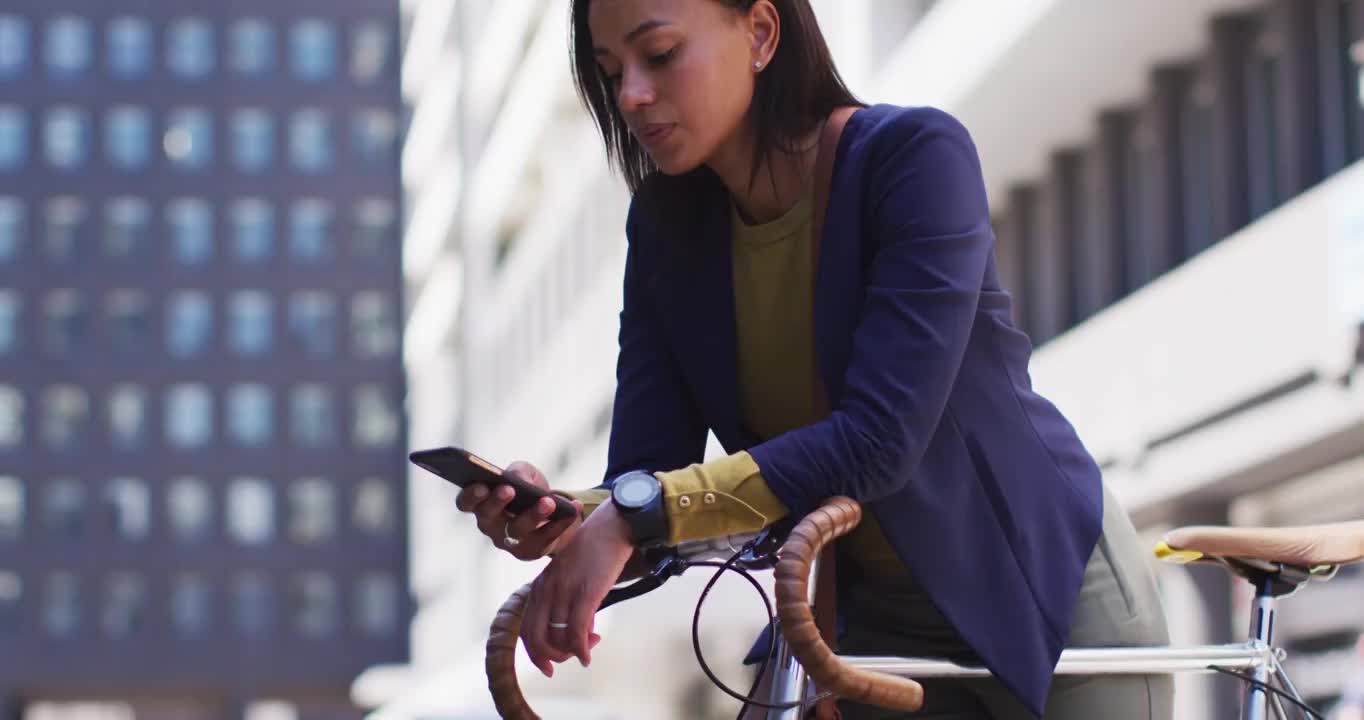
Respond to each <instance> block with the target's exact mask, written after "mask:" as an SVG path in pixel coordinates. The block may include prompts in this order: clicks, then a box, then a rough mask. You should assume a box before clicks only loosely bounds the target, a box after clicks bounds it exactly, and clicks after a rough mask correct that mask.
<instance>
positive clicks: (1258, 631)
mask: <svg viewBox="0 0 1364 720" xmlns="http://www.w3.org/2000/svg"><path fill="white" fill-rule="evenodd" d="M814 565H815V568H814V569H813V570H812V573H818V572H819V567H818V565H819V563H818V561H816V562H815V563H814ZM815 586H816V583H815V582H814V581H811V582H810V584H809V587H810V595H811V597H810V600H811V601H812V602H813V600H814V597H813V595H814V588H815ZM1275 605H1276V598H1274V597H1273V596H1272V595H1271V594H1270V593H1269V589H1268V587H1266V588H1262V589H1260V592H1258V593H1257V595H1256V597H1255V604H1254V612H1253V613H1252V616H1251V625H1250V640H1249V641H1248V642H1245V643H1241V644H1231V645H1204V646H1195V647H1169V646H1161V647H1124V648H1072V649H1067V650H1064V651H1062V652H1061V658H1060V660H1059V661H1058V662H1057V664H1056V670H1055V671H1054V672H1055V674H1057V675H1159V674H1166V673H1195V672H1203V673H1207V672H1215V670H1213V669H1212V668H1221V669H1223V670H1230V671H1234V672H1238V673H1243V674H1247V675H1249V676H1250V677H1252V678H1254V679H1255V680H1257V681H1259V682H1260V683H1263V684H1264V685H1270V684H1272V683H1273V682H1274V681H1276V680H1277V681H1278V683H1279V685H1281V686H1282V688H1283V689H1284V690H1285V691H1286V692H1287V694H1288V695H1289V696H1290V697H1293V698H1295V699H1297V700H1302V698H1301V696H1300V695H1299V694H1298V692H1297V689H1296V688H1294V687H1293V684H1292V682H1290V681H1289V680H1288V677H1287V675H1286V674H1285V673H1284V671H1283V665H1282V660H1283V651H1281V650H1278V649H1275V648H1274V647H1273V646H1272V644H1271V643H1272V642H1273V630H1274V608H1275ZM841 659H842V660H843V661H844V662H846V663H848V664H849V665H851V666H853V667H856V668H859V669H862V670H867V671H872V672H882V673H887V674H890V675H899V676H902V677H908V678H913V679H916V680H918V679H925V678H974V677H988V676H989V675H990V671H989V670H987V669H985V668H984V667H980V666H970V665H959V664H957V663H954V662H951V661H948V660H937V659H931V658H902V657H876V656H853V655H844V656H841ZM773 663H774V665H775V668H774V670H773V673H774V674H773V677H772V684H771V692H770V693H769V696H768V702H769V703H770V704H774V705H775V704H781V703H791V702H796V701H798V700H808V699H809V698H811V697H813V696H814V695H815V693H816V692H818V688H817V687H812V684H811V683H810V682H809V679H808V678H807V677H806V674H805V669H804V668H802V667H801V665H800V663H799V662H798V661H797V660H796V659H795V657H793V656H792V655H791V649H790V647H789V646H788V645H787V643H786V640H785V639H784V638H783V637H782V635H781V633H777V635H776V638H775V647H774V657H773ZM1271 704H1272V705H1273V708H1274V710H1275V711H1276V712H1275V714H1276V716H1277V717H1280V718H1286V717H1287V715H1286V714H1285V713H1284V709H1283V704H1282V702H1281V701H1280V700H1279V697H1278V696H1277V695H1271V694H1270V693H1268V692H1266V691H1265V690H1263V689H1261V688H1260V687H1258V686H1255V685H1249V686H1248V688H1247V690H1246V695H1245V701H1244V704H1243V706H1242V715H1241V717H1242V719H1243V720H1267V719H1268V717H1269V711H1270V706H1271ZM766 717H767V720H801V718H802V717H803V708H801V707H795V708H791V709H789V710H769V711H768V713H767V716H766Z"/></svg>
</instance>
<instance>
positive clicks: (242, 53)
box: [0, 13, 398, 174]
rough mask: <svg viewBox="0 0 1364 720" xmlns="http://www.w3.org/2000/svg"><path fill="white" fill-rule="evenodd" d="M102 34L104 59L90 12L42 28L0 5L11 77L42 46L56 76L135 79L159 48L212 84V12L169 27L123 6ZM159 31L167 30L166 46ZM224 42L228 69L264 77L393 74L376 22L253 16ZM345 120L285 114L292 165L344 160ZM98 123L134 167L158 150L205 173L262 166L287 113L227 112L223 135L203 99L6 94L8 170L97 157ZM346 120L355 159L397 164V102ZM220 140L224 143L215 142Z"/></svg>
mask: <svg viewBox="0 0 1364 720" xmlns="http://www.w3.org/2000/svg"><path fill="white" fill-rule="evenodd" d="M101 32H102V35H103V37H102V45H103V57H102V58H96V57H95V54H94V53H95V47H96V42H95V33H96V28H94V27H93V26H92V24H91V22H90V20H88V19H86V18H83V17H78V16H75V15H59V16H55V17H52V18H50V19H48V20H47V21H46V22H45V23H44V24H43V25H42V27H41V32H40V33H39V35H38V36H37V37H36V38H35V36H34V34H33V28H32V27H31V25H30V20H29V19H27V18H25V17H22V16H19V15H16V14H9V13H4V14H0V82H5V81H7V80H11V79H18V78H20V77H23V76H24V75H26V74H27V73H28V71H29V68H30V65H31V64H32V63H31V60H32V58H33V57H34V55H35V53H38V57H39V58H40V59H41V65H42V67H44V68H45V70H46V75H47V77H48V78H50V79H53V80H54V81H63V80H70V79H76V78H82V77H88V76H91V75H93V74H95V73H102V74H103V75H107V76H108V77H111V78H113V79H116V80H120V81H125V82H126V81H134V80H141V79H145V78H148V77H149V76H151V75H153V74H154V73H156V72H157V57H156V56H157V53H158V51H160V52H161V54H162V58H161V64H162V65H163V66H164V71H165V73H166V74H167V76H169V77H171V78H174V79H176V80H178V81H182V82H187V83H197V82H202V81H204V80H206V79H208V78H210V77H211V76H213V74H214V73H216V72H218V71H219V60H218V53H219V43H220V37H219V34H220V33H219V29H218V28H215V26H214V25H213V24H212V23H210V22H209V21H208V20H206V19H205V18H201V17H192V16H191V17H180V18H176V19H174V20H172V21H170V22H169V23H168V24H167V25H166V26H165V27H163V28H159V29H158V28H156V27H154V26H153V24H152V22H151V21H150V20H149V19H147V18H145V17H140V16H136V15H127V14H121V15H117V16H115V17H112V18H110V19H109V20H108V21H107V22H106V23H105V24H104V26H103V28H102V30H101ZM158 32H160V34H161V36H162V38H163V42H162V45H161V47H159V48H158V46H157V43H156V41H155V37H156V35H157V33H158ZM281 32H283V33H284V34H285V36H286V37H287V41H286V45H287V47H286V54H287V62H286V63H284V65H283V66H282V65H281V63H279V62H278V58H277V57H276V47H277V44H278V42H279V40H278V37H279V34H280V33H281ZM221 42H222V44H223V47H222V48H221V50H222V65H223V69H224V70H225V71H226V72H228V73H229V74H231V75H234V76H238V77H242V78H263V77H268V76H271V75H272V74H274V73H277V72H279V73H287V75H286V76H287V77H289V78H291V79H293V80H294V81H296V82H299V83H302V84H304V85H311V84H317V83H323V82H332V81H335V80H336V79H338V78H341V77H348V78H349V81H350V82H351V83H353V84H355V85H357V86H365V85H370V84H373V83H375V82H378V81H379V80H380V79H382V78H384V77H385V73H386V72H387V71H388V69H389V68H390V67H391V64H392V62H393V61H394V58H393V55H394V39H393V38H392V37H391V33H390V31H389V28H388V26H387V25H386V24H384V23H382V22H379V21H377V20H361V21H357V22H355V23H353V24H351V25H349V26H348V27H343V26H341V25H340V24H338V23H336V22H333V21H332V20H328V19H324V18H315V17H311V18H299V19H297V20H295V21H292V22H289V23H288V24H287V25H286V26H284V27H277V26H276V25H275V24H272V23H271V22H270V21H268V20H266V19H263V18H258V17H247V18H241V19H238V20H235V21H232V22H231V23H229V24H228V25H226V26H225V27H224V28H223V29H222V38H221ZM343 45H347V47H343ZM35 46H37V47H35ZM97 65H100V67H98V68H97V67H96V66H97ZM34 112H36V114H34ZM342 120H343V118H340V117H334V116H333V114H332V113H331V112H330V111H325V110H322V109H321V108H302V109H300V110H298V111H296V112H294V113H292V114H291V115H290V116H289V117H288V118H287V121H286V123H285V125H286V128H285V129H286V131H287V133H286V139H287V141H288V147H287V148H286V153H285V155H286V156H287V158H288V159H289V161H290V166H291V168H292V169H293V170H295V171H297V172H300V173H304V174H317V173H321V172H325V171H327V170H329V169H331V168H333V167H335V165H336V163H337V162H338V159H339V158H340V157H342V152H340V148H339V147H337V143H338V142H339V138H338V132H337V131H336V129H335V127H334V126H335V125H336V124H337V123H338V122H339V121H342ZM94 122H102V123H103V136H102V142H101V144H102V145H103V146H104V152H103V161H104V162H105V163H107V164H108V166H109V167H110V168H113V169H116V170H120V171H125V172H134V171H138V170H141V169H143V168H145V167H148V166H149V165H150V164H151V162H152V160H153V156H154V154H155V153H153V148H158V149H159V150H160V151H161V152H163V153H164V156H165V158H166V160H167V162H168V163H169V166H170V167H172V168H175V169H177V170H181V171H185V172H202V171H204V170H206V169H208V168H210V167H212V166H213V165H214V163H215V162H218V158H220V157H221V158H228V159H230V161H231V166H232V167H233V168H234V169H236V170H238V171H240V172H243V173H260V172H263V171H265V170H266V169H268V168H269V167H270V166H271V164H272V162H273V160H274V156H275V145H276V136H277V130H276V119H275V118H274V117H273V116H272V115H271V114H270V113H269V112H267V111H265V110H263V109H260V108H253V107H242V108H237V109H234V110H230V111H228V112H225V113H224V115H223V122H224V123H225V132H226V135H225V136H224V137H222V138H221V139H220V138H218V137H217V136H216V134H215V132H214V122H213V116H212V115H211V114H210V113H208V112H207V111H206V110H204V109H203V108H193V107H187V108H178V109H175V110H173V111H171V112H170V113H169V114H168V116H167V117H165V118H163V119H160V121H158V119H157V118H153V117H151V115H150V114H149V112H148V111H147V110H146V109H145V108H141V107H134V106H119V107H115V108H111V109H110V110H109V111H108V112H107V113H106V114H105V116H104V117H102V118H92V117H90V115H89V111H88V110H87V109H86V108H82V107H78V106H71V105H62V106H55V107H49V108H39V109H36V110H35V111H28V110H26V109H24V108H20V107H18V106H16V105H13V104H0V172H18V171H21V170H23V169H25V168H26V167H28V166H29V164H30V163H31V162H33V161H35V160H41V161H42V162H43V163H44V164H45V165H46V166H48V167H50V168H52V169H54V170H58V171H75V170H79V169H82V168H85V167H88V166H89V164H90V162H91V160H92V158H91V148H92V147H93V146H94V145H95V142H94V140H95V136H94V133H93V128H92V123H94ZM346 122H347V123H348V124H349V128H350V143H349V145H350V149H349V153H350V154H349V156H348V157H349V158H351V159H352V160H353V161H354V162H355V163H357V164H358V165H360V166H365V165H374V164H376V163H386V162H388V163H394V162H396V153H397V134H398V121H397V116H396V115H395V114H394V113H393V112H391V111H390V110H387V109H383V108H360V109H357V110H355V111H354V112H353V113H352V114H351V115H350V117H349V119H348V120H346ZM158 125H159V127H158ZM35 130H36V132H35ZM154 138H155V139H156V142H153V140H154ZM220 143H221V144H222V146H223V151H222V152H215V146H216V145H217V144H220ZM35 144H36V147H34V145H35Z"/></svg>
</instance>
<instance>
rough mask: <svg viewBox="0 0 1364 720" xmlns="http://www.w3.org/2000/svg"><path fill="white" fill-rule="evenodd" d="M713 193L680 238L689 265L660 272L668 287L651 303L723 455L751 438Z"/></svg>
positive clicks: (720, 217)
mask: <svg viewBox="0 0 1364 720" xmlns="http://www.w3.org/2000/svg"><path fill="white" fill-rule="evenodd" d="M706 185H707V186H710V185H711V183H706ZM714 185H715V186H719V182H718V180H717V181H715V182H714ZM718 189H719V191H718V192H717V191H715V190H714V188H709V187H708V191H707V192H706V198H705V200H706V201H705V202H703V203H700V204H699V207H700V212H699V214H698V217H697V218H696V223H695V225H694V228H695V232H693V233H688V234H686V235H684V236H683V237H686V238H688V239H689V241H690V242H693V243H695V244H694V245H693V246H691V247H689V248H687V250H688V253H687V254H688V255H690V258H691V259H692V260H693V262H686V263H684V264H680V265H674V266H673V267H669V268H666V269H665V270H664V274H665V276H666V277H667V278H668V282H667V283H665V284H664V286H665V287H666V290H665V291H664V293H663V297H659V298H657V299H658V302H659V306H660V307H663V308H667V310H666V316H667V320H668V325H669V326H670V327H672V328H673V333H674V334H673V347H674V348H675V349H676V351H677V357H678V360H679V362H680V363H681V365H682V371H683V374H684V375H686V376H687V379H688V382H689V383H690V385H691V390H692V392H693V393H694V394H695V397H696V398H697V400H698V404H699V405H700V409H701V412H702V414H703V415H704V417H705V419H706V422H707V424H709V425H710V427H711V429H712V430H713V431H714V432H715V435H716V438H717V439H719V440H720V443H721V444H722V445H724V447H725V449H726V450H727V451H730V452H735V451H737V450H739V449H742V448H747V447H750V446H752V445H753V444H754V443H755V442H756V437H755V436H754V435H753V434H752V433H751V432H750V431H749V430H748V429H747V428H746V427H744V423H743V418H742V417H740V408H739V371H738V340H737V337H736V335H737V330H736V329H735V319H734V268H733V259H732V257H731V247H732V245H731V243H732V242H733V237H732V233H731V228H730V225H729V206H728V204H727V203H728V198H727V195H726V194H725V193H724V192H723V186H719V187H718Z"/></svg>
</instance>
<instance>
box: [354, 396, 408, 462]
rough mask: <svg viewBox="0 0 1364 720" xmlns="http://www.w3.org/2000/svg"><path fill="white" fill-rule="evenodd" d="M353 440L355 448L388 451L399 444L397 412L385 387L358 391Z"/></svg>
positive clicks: (355, 397) (355, 400)
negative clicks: (385, 449) (383, 449)
mask: <svg viewBox="0 0 1364 720" xmlns="http://www.w3.org/2000/svg"><path fill="white" fill-rule="evenodd" d="M354 402H355V413H354V415H353V418H354V424H353V425H352V426H351V428H352V436H353V438H354V442H355V444H356V446H358V447H362V448H387V447H392V446H393V445H394V443H396V442H397V441H398V408H397V407H396V406H395V405H394V403H393V400H392V398H391V397H390V396H389V392H388V391H387V389H386V388H384V386H382V385H378V384H365V385H361V386H359V387H357V388H355V395H354Z"/></svg>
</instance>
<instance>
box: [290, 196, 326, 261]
mask: <svg viewBox="0 0 1364 720" xmlns="http://www.w3.org/2000/svg"><path fill="white" fill-rule="evenodd" d="M289 255H290V256H291V257H292V258H293V259H295V260H299V261H302V262H306V263H315V262H320V261H322V260H326V259H328V258H330V257H332V208H331V205H330V204H328V203H327V202H325V201H323V200H317V199H308V200H300V201H299V202H297V203H295V204H294V207H293V210H292V211H291V212H290V215H289Z"/></svg>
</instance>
